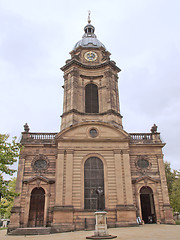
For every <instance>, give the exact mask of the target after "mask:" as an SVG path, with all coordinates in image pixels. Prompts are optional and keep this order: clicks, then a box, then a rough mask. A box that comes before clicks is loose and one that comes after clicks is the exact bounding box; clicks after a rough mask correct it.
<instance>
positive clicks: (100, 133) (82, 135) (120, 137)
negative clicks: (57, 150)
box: [56, 121, 129, 142]
mask: <svg viewBox="0 0 180 240" xmlns="http://www.w3.org/2000/svg"><path fill="white" fill-rule="evenodd" d="M92 129H95V130H96V132H97V136H96V137H93V136H92V135H91V130H92ZM66 139H67V140H68V139H71V140H85V141H86V140H89V141H92V140H93V141H103V140H107V139H110V140H111V141H113V140H114V141H126V142H127V141H129V135H128V133H127V132H125V131H124V130H122V129H121V128H119V127H115V126H113V125H111V124H109V123H104V122H93V121H89V122H83V123H80V124H76V125H73V126H71V127H68V128H66V129H64V130H63V131H61V132H60V133H59V134H57V136H56V140H66Z"/></svg>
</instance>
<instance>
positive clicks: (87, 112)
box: [61, 20, 122, 130]
mask: <svg viewBox="0 0 180 240" xmlns="http://www.w3.org/2000/svg"><path fill="white" fill-rule="evenodd" d="M94 31H95V28H94V27H93V26H92V25H91V24H90V20H89V21H88V25H87V26H85V28H84V32H85V33H84V35H83V37H82V39H81V40H80V41H79V42H77V43H76V45H75V47H74V49H73V51H71V52H70V54H71V59H70V60H67V61H66V65H65V66H64V67H62V68H61V70H62V71H64V108H63V115H62V123H61V130H62V129H64V128H66V127H68V126H70V125H74V124H76V123H81V122H85V121H98V122H99V121H101V122H107V123H110V124H113V125H114V126H117V127H120V128H122V116H121V115H120V110H119V95H118V75H117V74H118V72H120V71H121V70H120V69H119V68H118V67H117V66H116V63H115V62H114V61H112V60H110V53H109V52H108V51H107V50H106V48H105V46H104V45H103V44H102V43H101V42H100V41H99V40H98V39H97V37H96V35H95V34H94Z"/></svg>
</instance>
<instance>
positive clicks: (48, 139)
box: [21, 132, 57, 144]
mask: <svg viewBox="0 0 180 240" xmlns="http://www.w3.org/2000/svg"><path fill="white" fill-rule="evenodd" d="M56 135H57V133H31V132H28V133H23V134H22V138H21V143H22V144H23V143H55V136H56Z"/></svg>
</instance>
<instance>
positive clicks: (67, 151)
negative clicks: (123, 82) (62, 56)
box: [8, 19, 173, 234]
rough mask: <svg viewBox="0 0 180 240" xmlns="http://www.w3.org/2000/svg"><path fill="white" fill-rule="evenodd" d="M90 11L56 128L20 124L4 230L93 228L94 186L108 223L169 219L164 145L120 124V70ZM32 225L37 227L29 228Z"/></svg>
mask: <svg viewBox="0 0 180 240" xmlns="http://www.w3.org/2000/svg"><path fill="white" fill-rule="evenodd" d="M94 32H95V28H94V26H92V25H91V21H90V19H89V20H88V24H87V25H86V26H85V28H84V35H83V37H82V39H81V40H80V41H78V42H77V43H76V44H75V46H74V48H73V50H72V51H71V52H70V55H71V58H70V59H68V60H67V61H66V63H65V65H64V66H63V67H62V68H61V70H62V71H63V72H64V86H63V88H64V103H63V113H62V116H61V118H62V119H61V130H60V132H58V133H37V132H31V131H30V129H29V126H28V125H27V124H25V126H24V132H22V139H21V144H22V145H23V148H22V150H21V154H20V159H19V166H18V175H17V186H16V190H17V192H19V193H20V195H19V196H18V197H16V198H15V201H14V207H13V208H12V214H11V219H10V224H9V229H8V232H9V233H11V234H17V233H20V232H23V231H28V229H34V228H38V227H41V229H44V231H45V230H46V229H48V231H49V232H63V231H73V230H82V229H93V228H94V224H95V217H94V212H95V211H96V208H97V194H96V190H97V188H98V187H101V188H102V189H103V192H104V198H103V205H104V209H105V211H106V212H107V224H108V227H120V226H134V225H137V220H136V219H137V218H140V219H141V220H143V221H144V223H146V224H148V223H168V224H169V223H173V216H172V209H171V207H170V204H169V197H168V189H167V183H166V177H165V169H164V163H163V153H162V148H163V147H164V145H165V143H163V142H162V140H161V138H160V133H159V132H157V126H156V125H154V126H153V127H152V129H151V131H150V132H149V133H128V132H126V131H125V130H124V129H123V125H122V116H121V113H120V106H119V93H118V73H119V72H120V71H121V69H120V68H119V67H118V66H117V65H116V63H115V61H113V60H111V58H110V55H111V54H110V52H109V51H108V50H107V49H106V47H105V46H104V45H103V44H102V43H101V42H100V41H99V40H98V39H97V37H96V35H95V33H94ZM33 231H35V230H33Z"/></svg>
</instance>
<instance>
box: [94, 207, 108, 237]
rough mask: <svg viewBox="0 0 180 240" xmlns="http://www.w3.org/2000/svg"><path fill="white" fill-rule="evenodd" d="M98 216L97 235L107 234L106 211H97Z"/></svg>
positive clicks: (95, 233)
mask: <svg viewBox="0 0 180 240" xmlns="http://www.w3.org/2000/svg"><path fill="white" fill-rule="evenodd" d="M95 217H96V225H95V231H94V235H95V236H107V235H109V234H108V230H107V222H106V212H105V211H97V212H95Z"/></svg>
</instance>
